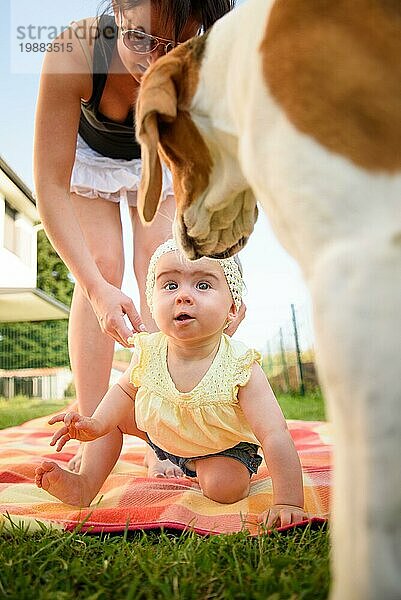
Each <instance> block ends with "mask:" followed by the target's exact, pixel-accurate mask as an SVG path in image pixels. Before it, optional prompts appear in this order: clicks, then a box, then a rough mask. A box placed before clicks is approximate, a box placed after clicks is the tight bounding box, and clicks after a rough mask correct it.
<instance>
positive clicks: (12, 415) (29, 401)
mask: <svg viewBox="0 0 401 600" xmlns="http://www.w3.org/2000/svg"><path fill="white" fill-rule="evenodd" d="M67 403H68V401H67V400H49V401H44V400H41V399H38V398H26V397H25V396H17V397H15V398H11V399H10V400H6V399H5V398H1V397H0V429H5V428H6V427H14V425H20V424H21V423H25V421H30V420H31V419H36V418H37V417H44V416H46V415H50V414H51V413H53V412H55V411H57V410H61V409H63V408H64V406H66V405H67Z"/></svg>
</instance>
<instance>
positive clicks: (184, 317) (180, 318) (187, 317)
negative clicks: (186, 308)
mask: <svg viewBox="0 0 401 600" xmlns="http://www.w3.org/2000/svg"><path fill="white" fill-rule="evenodd" d="M190 319H193V317H191V315H188V314H187V313H182V314H181V315H178V316H177V317H175V319H174V320H175V321H188V320H190Z"/></svg>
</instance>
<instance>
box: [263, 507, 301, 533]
mask: <svg viewBox="0 0 401 600" xmlns="http://www.w3.org/2000/svg"><path fill="white" fill-rule="evenodd" d="M307 520H308V515H307V514H306V512H305V511H304V509H303V508H301V507H300V506H293V505H292V504H273V506H272V507H271V508H270V509H269V511H268V512H267V521H266V528H267V529H272V528H273V527H285V525H291V523H300V522H301V521H307Z"/></svg>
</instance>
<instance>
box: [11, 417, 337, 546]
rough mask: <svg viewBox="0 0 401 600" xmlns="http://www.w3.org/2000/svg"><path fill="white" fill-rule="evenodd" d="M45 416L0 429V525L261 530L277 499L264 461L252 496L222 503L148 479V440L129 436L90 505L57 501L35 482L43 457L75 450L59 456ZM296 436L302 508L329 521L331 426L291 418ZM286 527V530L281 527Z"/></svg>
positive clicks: (189, 485)
mask: <svg viewBox="0 0 401 600" xmlns="http://www.w3.org/2000/svg"><path fill="white" fill-rule="evenodd" d="M47 420H48V417H46V418H42V419H35V420H33V421H30V422H28V423H24V424H23V425H21V426H19V427H13V428H10V429H5V430H3V431H0V514H2V515H3V517H0V526H1V524H2V523H3V525H4V526H5V527H9V526H10V519H11V520H12V521H13V522H16V523H21V524H24V525H25V526H29V531H30V532H33V531H35V530H38V529H39V526H38V524H37V522H38V521H39V522H43V523H46V524H47V525H49V526H52V527H55V528H58V529H66V530H71V529H74V528H75V527H76V526H77V525H79V524H80V523H82V522H83V521H85V524H84V527H83V528H84V529H85V530H90V531H93V532H100V531H103V532H112V531H114V532H115V531H124V530H125V529H126V528H128V529H132V530H134V529H150V528H161V527H171V528H175V529H179V530H184V529H193V530H194V531H197V532H198V533H202V534H221V533H234V532H238V531H241V530H243V529H247V530H248V531H249V532H250V533H251V534H252V535H257V534H258V533H260V532H261V531H262V530H261V524H262V523H263V519H264V517H265V516H266V511H267V509H268V508H269V506H270V505H271V503H272V486H271V479H270V477H269V474H268V471H267V468H266V466H265V465H264V464H262V466H261V468H260V469H259V472H258V474H257V475H255V476H254V477H252V480H251V490H250V494H249V497H248V498H246V499H244V500H242V501H241V502H237V503H236V504H231V505H225V504H224V505H223V504H218V503H217V502H213V501H212V500H209V499H208V498H205V497H204V496H203V495H202V493H201V491H200V489H199V486H198V485H197V484H196V483H195V482H194V481H192V480H190V479H187V478H182V479H158V478H147V477H146V470H145V468H144V467H143V458H144V452H145V449H146V445H145V444H144V442H142V441H141V440H138V439H136V438H134V437H129V436H127V437H126V438H125V439H124V445H123V449H122V454H121V457H120V460H119V461H118V463H117V465H116V467H115V469H114V470H113V472H112V473H111V475H110V476H109V478H108V479H107V481H106V482H105V484H104V486H103V488H102V490H101V491H100V493H99V495H98V496H97V498H95V500H94V502H93V503H92V506H91V507H90V508H89V509H83V510H78V509H76V508H74V507H71V506H68V505H66V504H63V503H61V502H59V501H58V500H56V499H54V498H53V497H52V496H50V495H49V494H48V493H47V492H45V491H44V490H41V489H38V488H37V487H36V486H35V484H34V483H33V478H34V471H35V468H36V466H37V465H38V464H39V463H40V462H41V460H42V458H44V457H46V458H51V459H53V460H56V461H57V462H58V463H59V464H60V465H62V466H66V463H67V461H68V460H69V458H70V457H71V455H72V454H73V453H74V451H75V450H76V448H77V445H76V444H70V445H69V447H68V452H64V453H63V454H57V453H55V452H54V450H53V449H52V448H51V447H50V446H49V442H50V439H51V433H52V431H53V429H54V428H52V427H50V426H49V425H48V424H47ZM288 426H289V429H290V431H291V435H292V436H293V439H294V442H295V445H296V447H297V450H298V452H299V456H300V459H301V464H302V467H303V476H304V486H305V506H306V510H307V512H308V514H309V515H310V516H311V517H315V518H317V520H318V521H319V519H326V518H327V516H328V514H329V502H330V487H331V432H330V426H329V424H327V423H323V422H305V421H289V422H288ZM284 529H286V528H284Z"/></svg>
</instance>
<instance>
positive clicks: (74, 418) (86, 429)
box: [48, 412, 102, 452]
mask: <svg viewBox="0 0 401 600" xmlns="http://www.w3.org/2000/svg"><path fill="white" fill-rule="evenodd" d="M48 423H49V425H53V424H54V423H64V427H60V429H59V430H58V431H56V433H55V434H54V435H53V437H52V440H51V442H50V446H55V445H56V444H57V447H56V450H57V452H60V450H61V449H62V448H63V446H64V445H65V444H66V443H67V442H68V441H69V440H79V441H81V442H90V441H91V440H95V439H97V438H98V437H101V435H102V433H101V430H100V426H99V423H98V421H97V420H96V419H92V418H91V417H83V416H82V415H80V414H79V413H77V412H69V413H62V414H60V415H55V416H54V417H52V418H51V419H50V420H49V421H48ZM57 442H58V443H57Z"/></svg>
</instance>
